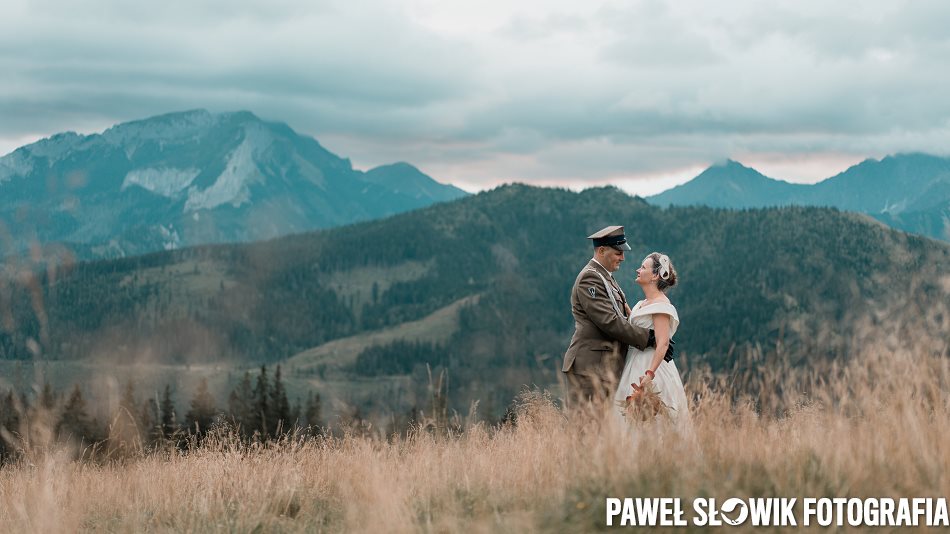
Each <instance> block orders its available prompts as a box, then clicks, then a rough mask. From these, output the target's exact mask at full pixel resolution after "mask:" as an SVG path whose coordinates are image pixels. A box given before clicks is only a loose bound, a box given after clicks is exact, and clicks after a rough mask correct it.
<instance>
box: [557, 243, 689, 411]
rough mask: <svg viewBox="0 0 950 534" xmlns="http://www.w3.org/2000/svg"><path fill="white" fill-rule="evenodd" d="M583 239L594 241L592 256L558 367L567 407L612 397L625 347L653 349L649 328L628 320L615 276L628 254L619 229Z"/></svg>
mask: <svg viewBox="0 0 950 534" xmlns="http://www.w3.org/2000/svg"><path fill="white" fill-rule="evenodd" d="M587 238H588V239H592V240H593V242H594V257H593V258H591V260H590V261H589V262H587V265H586V266H585V267H584V268H583V269H582V270H581V272H580V274H578V275H577V279H576V280H575V281H574V289H573V290H572V291H571V312H572V313H573V314H574V337H573V338H572V339H571V345H570V346H569V347H568V349H567V352H566V353H565V354H564V365H563V366H562V367H561V371H563V372H564V373H565V374H566V375H567V384H568V398H569V399H570V400H569V402H571V403H574V402H577V401H580V402H587V401H597V402H603V401H605V400H607V399H609V398H611V396H613V394H614V391H616V389H617V380H618V378H619V377H620V373H621V371H623V364H624V358H625V357H626V355H627V347H628V346H630V345H633V346H634V347H637V348H638V349H641V350H643V349H646V348H647V347H649V346H656V339H655V338H654V336H653V330H648V329H646V328H642V327H639V326H636V325H632V324H630V323H629V322H628V321H627V314H628V311H627V310H629V306H628V305H627V297H626V296H625V295H624V294H623V291H621V290H620V286H618V285H617V282H616V281H615V280H614V278H613V274H612V273H613V272H615V271H616V270H617V269H619V268H620V264H621V263H622V262H623V260H624V253H625V252H626V251H628V250H630V245H628V244H627V238H626V236H624V234H623V226H608V227H606V228H604V229H603V230H600V231H599V232H596V233H594V234H593V235H590V236H587ZM672 348H673V347H672V346H671V347H670V350H672Z"/></svg>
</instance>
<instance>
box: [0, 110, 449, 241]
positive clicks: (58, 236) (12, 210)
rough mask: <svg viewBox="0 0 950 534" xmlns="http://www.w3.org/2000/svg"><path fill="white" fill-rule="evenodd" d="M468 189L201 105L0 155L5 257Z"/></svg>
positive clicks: (215, 231)
mask: <svg viewBox="0 0 950 534" xmlns="http://www.w3.org/2000/svg"><path fill="white" fill-rule="evenodd" d="M466 194H467V193H465V192H464V191H462V190H460V189H458V188H456V187H454V186H451V185H445V184H441V183H438V182H436V181H435V180H433V179H432V178H430V177H429V176H426V175H425V174H423V173H422V172H420V171H419V170H418V169H416V168H415V167H413V166H412V165H409V164H407V163H397V164H393V165H386V166H381V167H377V168H374V169H371V170H369V171H367V172H361V171H359V170H355V169H354V168H353V166H352V165H351V163H350V161H349V160H347V159H343V158H341V157H339V156H336V155H334V154H333V153H331V152H330V151H328V150H326V149H325V148H324V147H323V146H321V145H320V143H318V142H317V141H316V140H315V139H313V138H311V137H307V136H303V135H299V134H297V133H296V132H294V131H293V130H292V129H291V128H290V127H289V126H287V125H286V124H283V123H278V122H268V121H264V120H261V119H259V118H258V117H256V116H255V115H253V114H252V113H249V112H234V113H209V112H208V111H205V110H194V111H187V112H181V113H170V114H167V115H161V116H157V117H152V118H148V119H144V120H139V121H133V122H127V123H122V124H118V125H116V126H114V127H112V128H109V129H108V130H106V131H104V132H102V133H101V134H92V135H80V134H76V133H72V132H68V133H63V134H58V135H54V136H52V137H49V138H47V139H43V140H41V141H38V142H36V143H32V144H30V145H26V146H23V147H21V148H19V149H17V150H15V151H14V152H12V153H10V154H8V155H6V156H4V157H3V158H0V230H2V231H3V234H4V235H5V236H6V237H7V238H6V239H5V240H4V242H3V244H2V247H3V249H4V250H3V251H2V253H3V255H4V256H7V255H10V254H18V253H22V252H23V251H25V250H27V249H28V248H30V247H34V248H35V245H40V247H41V248H43V247H45V248H47V249H50V248H52V249H53V250H56V246H57V245H64V246H65V247H67V248H68V249H69V250H71V251H72V252H74V253H76V254H77V255H78V256H79V257H80V258H101V257H122V256H129V255H134V254H140V253H145V252H151V251H155V250H163V249H174V248H179V247H185V246H190V245H196V244H202V243H221V242H239V241H240V242H243V241H253V240H260V239H268V238H273V237H277V236H281V235H286V234H288V233H295V232H303V231H308V230H313V229H319V228H328V227H332V226H340V225H343V224H350V223H353V222H357V221H362V220H368V219H375V218H379V217H383V216H387V215H391V214H394V213H399V212H403V211H408V210H412V209H416V208H420V207H424V206H428V205H429V204H432V203H434V202H441V201H445V200H452V199H456V198H459V197H462V196H465V195H466Z"/></svg>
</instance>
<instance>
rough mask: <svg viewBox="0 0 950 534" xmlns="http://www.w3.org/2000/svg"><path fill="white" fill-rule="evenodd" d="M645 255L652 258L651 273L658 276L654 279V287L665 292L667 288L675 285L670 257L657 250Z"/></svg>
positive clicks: (674, 272)
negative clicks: (657, 278)
mask: <svg viewBox="0 0 950 534" xmlns="http://www.w3.org/2000/svg"><path fill="white" fill-rule="evenodd" d="M647 257H648V258H650V259H652V260H653V274H655V275H657V276H659V277H660V279H659V280H657V281H656V288H657V289H659V290H660V291H663V292H666V290H667V289H669V288H671V287H673V286H675V285H676V269H675V268H674V267H673V262H671V261H670V257H669V256H667V255H666V254H660V253H659V252H651V253H650V254H649V255H648V256H647Z"/></svg>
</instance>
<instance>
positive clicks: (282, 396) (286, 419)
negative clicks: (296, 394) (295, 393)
mask: <svg viewBox="0 0 950 534" xmlns="http://www.w3.org/2000/svg"><path fill="white" fill-rule="evenodd" d="M269 393H270V409H271V415H270V417H268V423H269V425H270V428H269V430H270V435H272V436H276V435H277V434H278V432H286V431H287V430H289V427H290V425H291V423H292V422H293V421H291V419H290V403H289V402H288V401H287V391H286V390H285V389H284V383H283V381H282V380H281V378H280V365H278V366H277V370H276V371H274V385H273V386H272V387H271V388H270V392H269Z"/></svg>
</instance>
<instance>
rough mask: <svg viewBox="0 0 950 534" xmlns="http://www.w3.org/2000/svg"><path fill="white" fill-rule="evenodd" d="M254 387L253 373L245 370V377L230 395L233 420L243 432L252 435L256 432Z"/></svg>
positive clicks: (230, 409) (229, 401)
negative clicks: (252, 383)
mask: <svg viewBox="0 0 950 534" xmlns="http://www.w3.org/2000/svg"><path fill="white" fill-rule="evenodd" d="M253 398H254V389H253V388H252V387H251V373H249V372H246V371H245V372H244V378H242V379H241V382H240V383H238V385H237V387H235V388H234V389H233V390H232V391H231V394H230V395H229V396H228V411H229V412H230V416H231V421H232V422H233V423H234V424H235V425H237V426H238V427H239V428H240V430H241V433H243V434H244V435H245V436H250V435H251V434H252V433H253V432H254V429H253V427H254V405H253Z"/></svg>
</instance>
